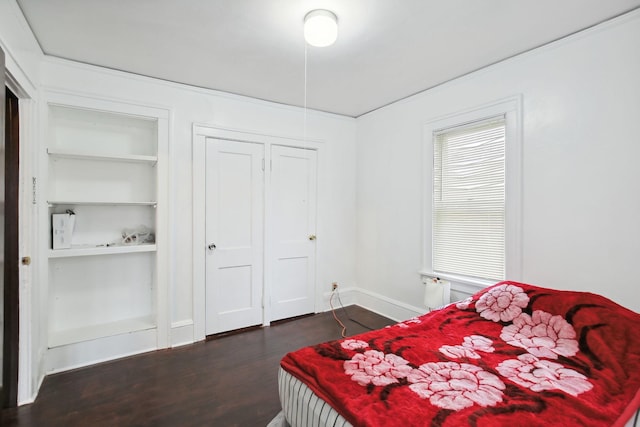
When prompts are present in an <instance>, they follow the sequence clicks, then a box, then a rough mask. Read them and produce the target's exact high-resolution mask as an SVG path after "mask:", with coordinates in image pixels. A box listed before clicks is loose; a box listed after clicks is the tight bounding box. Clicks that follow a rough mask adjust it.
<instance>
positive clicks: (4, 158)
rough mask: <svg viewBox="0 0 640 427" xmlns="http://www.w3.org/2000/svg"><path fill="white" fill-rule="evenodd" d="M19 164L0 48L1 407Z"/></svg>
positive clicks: (12, 362) (13, 394) (11, 330)
mask: <svg viewBox="0 0 640 427" xmlns="http://www.w3.org/2000/svg"><path fill="white" fill-rule="evenodd" d="M19 163H20V157H19V122H18V98H17V97H16V96H15V95H14V94H13V93H12V92H11V91H10V90H9V89H6V88H5V68H4V52H2V50H1V49H0V254H1V255H0V256H1V257H2V259H1V260H0V324H1V327H0V343H2V353H1V354H2V359H1V360H2V363H0V365H1V366H0V397H1V400H0V406H2V407H5V408H6V407H13V406H16V404H17V397H18V283H19V259H18V258H19V255H18V253H19V245H18V236H19V222H18V207H19V203H18V194H19V192H18V189H19Z"/></svg>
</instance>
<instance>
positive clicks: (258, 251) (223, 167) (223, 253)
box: [205, 138, 264, 335]
mask: <svg viewBox="0 0 640 427" xmlns="http://www.w3.org/2000/svg"><path fill="white" fill-rule="evenodd" d="M206 157H207V159H206V165H207V167H206V235H207V245H208V250H207V256H206V288H205V294H206V330H205V332H206V334H207V335H210V334H215V333H219V332H225V331H230V330H233V329H239V328H244V327H247V326H253V325H258V324H262V323H263V301H262V294H263V263H264V261H263V253H264V237H263V236H264V202H263V197H264V196H263V194H264V171H263V158H264V148H263V146H262V145H260V144H251V143H243V142H235V141H227V140H219V139H213V138H208V139H207V143H206Z"/></svg>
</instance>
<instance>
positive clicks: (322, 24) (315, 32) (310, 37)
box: [304, 9, 338, 47]
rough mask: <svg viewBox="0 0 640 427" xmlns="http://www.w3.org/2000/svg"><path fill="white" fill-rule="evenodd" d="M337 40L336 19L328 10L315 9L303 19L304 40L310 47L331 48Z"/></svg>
mask: <svg viewBox="0 0 640 427" xmlns="http://www.w3.org/2000/svg"><path fill="white" fill-rule="evenodd" d="M337 38H338V17H337V16H336V15H335V14H334V13H333V12H330V11H328V10H324V9H316V10H312V11H311V12H309V13H307V14H306V15H305V17H304V39H305V40H306V41H307V43H309V44H310V45H311V46H316V47H325V46H331V45H332V44H333V43H334V42H335V41H336V39H337Z"/></svg>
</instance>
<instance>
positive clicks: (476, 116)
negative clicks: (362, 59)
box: [422, 97, 522, 286]
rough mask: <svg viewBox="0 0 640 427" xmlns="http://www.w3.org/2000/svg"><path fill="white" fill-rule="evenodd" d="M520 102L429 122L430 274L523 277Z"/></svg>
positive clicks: (476, 282)
mask: <svg viewBox="0 0 640 427" xmlns="http://www.w3.org/2000/svg"><path fill="white" fill-rule="evenodd" d="M520 105H521V98H520V97H513V98H509V99H507V100H504V101H499V102H496V103H493V104H489V105H486V106H483V107H480V108H476V109H473V110H469V111H465V112H461V113H457V114H452V115H449V116H445V117H443V118H440V119H436V120H433V121H431V122H428V123H427V124H426V125H425V127H424V141H425V186H424V188H425V190H424V191H425V199H424V200H425V201H424V205H425V211H424V212H425V215H424V217H425V219H424V220H425V222H424V268H423V271H422V273H423V275H425V276H438V277H443V278H447V279H449V280H451V281H452V282H453V283H456V282H458V283H461V284H463V285H464V284H466V285H472V286H481V285H487V284H490V283H495V282H496V281H499V280H504V279H509V280H521V271H522V267H521V265H522V261H521V258H522V256H521V254H522V249H521V241H522V238H521V234H522V232H521V223H522V221H521V216H522V208H521V200H522V199H521V197H522V189H521V187H522V184H521V183H522V177H521V169H522V166H521V164H522V160H521V152H522V150H521V137H520V122H521V120H520ZM461 286H462V285H461Z"/></svg>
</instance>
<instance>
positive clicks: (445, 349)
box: [341, 284, 593, 411]
mask: <svg viewBox="0 0 640 427" xmlns="http://www.w3.org/2000/svg"><path fill="white" fill-rule="evenodd" d="M529 300H530V299H529V296H528V295H527V294H526V293H525V292H524V290H523V289H522V288H521V287H519V286H516V285H512V284H503V285H499V286H496V287H494V288H492V289H490V290H489V291H488V292H487V293H485V294H483V295H482V296H481V297H480V298H479V299H478V301H477V302H476V304H475V310H476V311H477V312H478V313H479V314H480V316H481V317H482V318H484V319H488V320H491V321H493V322H507V321H511V322H512V323H511V324H507V325H505V326H504V327H503V328H502V333H501V334H500V338H501V339H502V340H504V341H505V342H506V343H507V344H510V345H512V346H515V347H521V348H523V349H525V350H526V351H527V353H526V354H523V355H520V356H518V358H517V359H509V360H505V361H503V362H501V363H500V364H499V365H497V366H494V367H493V368H495V370H496V371H497V372H498V373H499V374H500V375H502V376H503V377H505V378H507V379H509V380H511V381H513V382H515V383H516V384H519V385H521V386H524V387H527V388H529V389H530V390H532V391H536V392H539V391H542V390H559V391H563V392H565V393H569V394H571V395H573V396H577V395H578V394H580V393H584V392H586V391H589V390H591V388H593V386H592V385H591V383H589V381H588V379H587V377H586V376H584V375H582V374H580V373H579V372H576V371H574V370H573V369H570V368H567V367H565V366H563V365H561V364H559V363H553V362H550V361H547V360H540V359H538V358H545V357H546V358H549V359H557V358H558V355H562V356H573V355H575V354H576V353H577V352H578V341H577V340H576V339H575V338H576V331H575V330H574V329H573V326H571V325H570V324H569V323H568V322H567V321H566V320H565V319H564V318H563V317H562V316H559V315H552V314H551V313H546V312H544V311H542V310H536V311H534V312H533V314H532V315H531V316H529V315H528V314H527V313H524V312H523V311H522V310H523V309H525V308H526V307H527V305H528V303H529ZM471 302H472V301H469V302H467V304H466V305H465V309H469V307H470V304H471ZM416 320H417V319H411V321H409V322H402V323H400V325H403V326H402V327H408V325H407V323H420V322H419V321H416ZM492 344H493V342H492V341H491V340H490V339H489V338H487V337H484V336H481V335H470V336H466V337H464V341H463V343H462V344H460V345H443V346H441V347H440V349H439V351H440V353H441V354H442V355H444V356H445V357H447V358H450V359H460V358H462V359H464V358H467V359H480V358H481V357H482V356H481V355H480V353H479V352H484V353H492V352H494V351H495V349H494V347H493V346H492ZM341 346H342V348H345V349H349V350H353V351H362V352H358V353H356V354H355V355H354V356H353V357H351V359H349V360H347V361H345V362H344V365H343V367H344V372H345V374H347V375H349V376H351V379H352V380H353V381H355V382H357V383H358V384H360V385H361V386H368V385H370V384H371V385H374V386H379V387H385V386H388V385H391V384H400V383H402V384H404V385H407V386H408V387H409V389H410V390H412V391H413V392H415V393H416V394H418V396H420V397H422V398H424V399H427V398H428V399H429V401H430V402H431V404H433V405H435V406H438V407H440V408H444V409H451V410H456V411H457V410H460V409H463V408H467V407H469V406H472V405H473V404H474V403H475V404H478V405H480V406H494V405H496V404H497V403H499V402H502V400H503V393H502V391H503V390H504V389H505V385H504V383H503V382H502V380H501V379H500V378H499V377H498V376H497V375H495V374H493V373H490V372H488V371H485V370H483V369H482V368H480V367H478V366H475V365H470V364H468V363H457V362H437V363H434V362H431V363H425V364H423V365H420V366H418V367H417V368H412V367H411V365H410V363H409V362H408V361H407V360H405V359H403V358H402V357H400V356H397V355H395V354H393V353H391V354H384V353H383V352H381V351H378V350H371V349H368V350H364V349H365V348H368V347H369V344H367V343H366V342H364V341H360V340H353V339H347V340H345V341H343V342H342V344H341Z"/></svg>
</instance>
